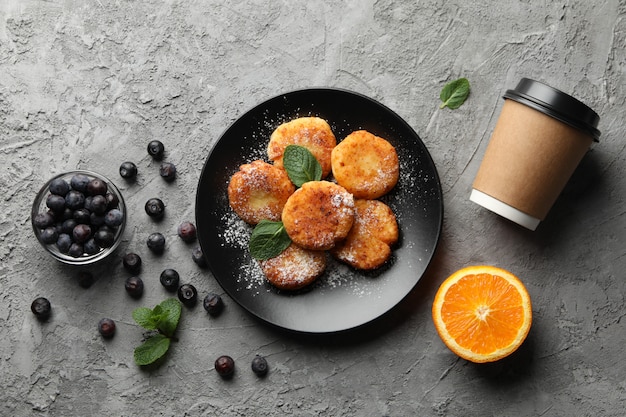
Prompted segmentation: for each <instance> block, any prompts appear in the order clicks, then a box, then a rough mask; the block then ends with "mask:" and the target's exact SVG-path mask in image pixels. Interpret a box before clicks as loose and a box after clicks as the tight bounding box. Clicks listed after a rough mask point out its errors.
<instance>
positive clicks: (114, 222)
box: [104, 209, 124, 227]
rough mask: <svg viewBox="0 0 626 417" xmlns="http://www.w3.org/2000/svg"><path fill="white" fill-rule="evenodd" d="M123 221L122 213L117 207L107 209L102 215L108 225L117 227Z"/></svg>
mask: <svg viewBox="0 0 626 417" xmlns="http://www.w3.org/2000/svg"><path fill="white" fill-rule="evenodd" d="M123 221H124V215H123V214H122V212H121V211H119V210H118V209H113V210H109V211H108V212H107V214H106V215H105V216H104V223H105V224H106V225H107V226H109V227H118V226H120V225H121V224H122V222H123Z"/></svg>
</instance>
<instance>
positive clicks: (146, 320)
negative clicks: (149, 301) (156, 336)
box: [133, 307, 157, 330]
mask: <svg viewBox="0 0 626 417" xmlns="http://www.w3.org/2000/svg"><path fill="white" fill-rule="evenodd" d="M133 319H134V320H135V321H136V322H137V324H138V325H140V326H141V327H143V328H144V329H148V330H156V329H157V320H155V319H154V316H153V313H152V310H150V309H149V308H148V307H138V308H136V309H134V310H133Z"/></svg>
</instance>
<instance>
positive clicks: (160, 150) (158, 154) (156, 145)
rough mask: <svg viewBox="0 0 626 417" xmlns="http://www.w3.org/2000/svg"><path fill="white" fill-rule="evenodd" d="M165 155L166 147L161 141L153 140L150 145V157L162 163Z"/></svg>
mask: <svg viewBox="0 0 626 417" xmlns="http://www.w3.org/2000/svg"><path fill="white" fill-rule="evenodd" d="M164 153H165V146H163V143H162V142H161V141H159V140H153V141H151V142H150V143H148V155H150V156H151V157H153V158H154V159H156V160H157V161H160V160H161V159H163V154H164Z"/></svg>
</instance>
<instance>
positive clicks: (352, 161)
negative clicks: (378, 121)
mask: <svg viewBox="0 0 626 417" xmlns="http://www.w3.org/2000/svg"><path fill="white" fill-rule="evenodd" d="M331 164H332V172H333V176H334V177H335V180H336V181H337V183H339V184H340V185H342V186H343V187H344V188H345V189H346V190H348V192H350V193H352V194H353V195H354V197H355V198H364V199H369V200H374V199H376V198H379V197H381V196H383V195H385V194H387V193H388V192H389V191H391V189H392V188H393V187H394V186H395V185H396V183H397V182H398V177H399V172H400V167H399V162H398V154H397V153H396V149H395V148H394V147H393V145H392V144H391V143H389V142H388V141H387V140H385V139H383V138H381V137H378V136H375V135H374V134H372V133H370V132H368V131H366V130H357V131H355V132H352V133H350V134H349V135H348V136H346V138H345V139H344V140H342V141H341V142H339V144H338V145H337V146H336V147H335V148H334V149H333V151H332V154H331Z"/></svg>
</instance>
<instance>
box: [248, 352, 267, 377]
mask: <svg viewBox="0 0 626 417" xmlns="http://www.w3.org/2000/svg"><path fill="white" fill-rule="evenodd" d="M251 367H252V372H254V373H255V374H256V375H257V376H265V375H267V371H268V366H267V360H266V359H265V358H264V357H263V356H260V355H256V356H255V357H254V359H252V366H251Z"/></svg>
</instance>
